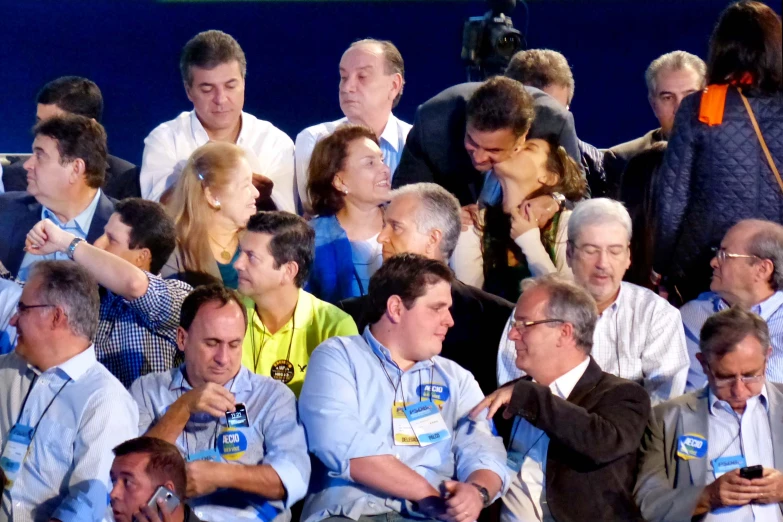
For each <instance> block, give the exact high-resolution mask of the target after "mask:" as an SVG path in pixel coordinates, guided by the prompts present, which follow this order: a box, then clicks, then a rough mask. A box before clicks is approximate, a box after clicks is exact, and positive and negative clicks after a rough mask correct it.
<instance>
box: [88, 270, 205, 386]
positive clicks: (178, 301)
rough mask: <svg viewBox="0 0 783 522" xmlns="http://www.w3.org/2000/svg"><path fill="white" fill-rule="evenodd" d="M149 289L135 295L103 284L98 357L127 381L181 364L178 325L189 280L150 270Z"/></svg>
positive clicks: (126, 382) (96, 348)
mask: <svg viewBox="0 0 783 522" xmlns="http://www.w3.org/2000/svg"><path fill="white" fill-rule="evenodd" d="M147 277H148V278H149V281H150V282H149V287H147V292H146V293H145V294H144V295H143V296H141V297H139V298H138V299H134V300H133V301H129V300H127V299H125V298H124V297H122V296H119V295H116V294H113V293H112V292H110V291H108V290H105V289H103V290H102V293H101V320H100V323H99V324H98V333H97V334H96V335H95V353H96V355H97V357H98V360H99V361H100V362H101V363H102V364H103V365H104V366H106V368H108V369H109V371H110V372H111V373H112V374H114V376H115V377H117V379H119V380H120V382H121V383H122V384H124V385H125V387H126V388H127V387H129V386H130V385H131V384H132V383H133V381H135V380H136V379H137V378H139V377H141V376H142V375H146V374H148V373H152V372H162V371H167V370H170V369H171V368H174V367H175V366H178V365H179V364H180V362H181V361H180V360H179V359H180V357H179V350H178V349H177V326H179V312H180V307H181V306H182V301H184V300H185V297H187V295H188V294H189V293H190V292H191V290H193V288H192V287H191V286H190V285H188V284H187V283H183V282H182V281H177V280H173V279H163V278H162V277H160V276H158V275H153V274H151V273H149V272H147Z"/></svg>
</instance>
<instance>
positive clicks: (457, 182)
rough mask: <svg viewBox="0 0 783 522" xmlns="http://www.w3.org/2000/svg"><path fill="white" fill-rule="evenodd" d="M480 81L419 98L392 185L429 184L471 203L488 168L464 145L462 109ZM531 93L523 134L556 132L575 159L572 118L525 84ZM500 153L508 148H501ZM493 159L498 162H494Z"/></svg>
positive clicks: (535, 135) (537, 135)
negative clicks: (475, 161) (529, 114)
mask: <svg viewBox="0 0 783 522" xmlns="http://www.w3.org/2000/svg"><path fill="white" fill-rule="evenodd" d="M480 85H482V84H481V83H476V82H473V83H463V84H459V85H455V86H453V87H449V88H448V89H446V90H445V91H443V92H441V93H440V94H438V95H436V96H435V97H434V98H431V99H429V100H427V101H426V102H424V103H423V104H422V105H420V106H419V108H418V109H417V110H416V116H415V118H414V122H413V128H412V129H411V131H410V133H408V139H407V141H406V143H405V149H403V152H402V158H401V159H400V164H399V166H398V167H397V170H396V171H395V172H394V177H393V178H392V186H393V187H394V188H398V187H402V186H403V185H408V184H410V183H418V182H423V181H426V182H432V183H437V184H438V185H440V186H442V187H444V188H445V189H446V190H448V191H449V192H451V193H452V194H454V195H455V196H457V199H459V202H460V204H461V205H462V206H467V205H472V204H475V203H476V202H477V201H478V199H479V195H480V193H481V189H482V187H483V184H484V174H485V173H486V171H487V170H489V169H490V168H491V165H489V166H481V169H480V170H477V168H476V167H475V166H474V164H473V161H471V156H470V155H469V154H468V152H467V151H466V149H465V126H466V107H467V103H468V100H469V99H470V98H471V96H472V95H473V93H474V92H475V91H476V89H478V87H479V86H480ZM525 90H526V91H527V92H528V93H529V94H530V95H531V96H532V97H533V109H534V110H535V118H534V120H533V123H532V126H531V127H530V130H529V132H528V134H527V137H528V138H544V137H547V136H557V137H558V138H559V141H560V145H562V146H563V147H564V148H565V149H566V151H567V152H568V154H569V155H570V156H571V157H572V158H574V160H576V161H577V162H579V161H580V153H579V145H578V141H577V138H576V131H575V130H574V118H573V116H572V115H571V113H570V112H568V110H566V109H565V108H563V107H562V106H561V105H560V104H559V103H558V102H557V101H556V100H555V99H554V98H552V97H551V96H549V95H548V94H546V93H544V92H543V91H540V90H538V89H536V88H535V87H525ZM501 153H504V154H505V155H506V157H508V155H510V154H511V153H512V151H511V150H510V149H509V150H507V151H501ZM498 161H502V159H501V160H498Z"/></svg>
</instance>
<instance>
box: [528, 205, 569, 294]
mask: <svg viewBox="0 0 783 522" xmlns="http://www.w3.org/2000/svg"><path fill="white" fill-rule="evenodd" d="M570 215H571V213H570V212H563V213H562V214H561V215H560V222H559V224H558V228H557V236H556V238H555V262H554V263H553V262H552V259H551V258H550V257H549V252H547V251H546V248H544V244H543V243H542V242H541V230H540V229H538V228H534V229H531V230H528V231H527V232H525V233H524V234H522V235H520V236H519V237H517V238H516V239H515V240H514V243H516V244H517V246H518V247H519V248H520V249H521V250H522V253H523V254H524V255H525V258H526V259H527V266H528V268H529V269H530V273H531V274H532V275H533V277H538V276H541V275H546V274H552V273H554V272H557V273H558V274H560V275H562V276H564V277H566V278H568V279H573V278H574V274H573V272H572V271H571V267H570V266H568V263H567V262H566V247H567V246H568V218H569V217H570Z"/></svg>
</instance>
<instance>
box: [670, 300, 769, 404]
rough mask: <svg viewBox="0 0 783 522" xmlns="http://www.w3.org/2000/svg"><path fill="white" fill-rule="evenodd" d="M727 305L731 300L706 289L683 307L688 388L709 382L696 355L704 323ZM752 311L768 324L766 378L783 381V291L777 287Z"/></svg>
mask: <svg viewBox="0 0 783 522" xmlns="http://www.w3.org/2000/svg"><path fill="white" fill-rule="evenodd" d="M726 308H729V304H728V303H727V302H726V301H724V300H723V299H721V297H720V296H719V295H718V294H716V293H715V292H705V293H703V294H701V295H700V296H699V297H697V298H696V299H694V300H693V301H690V302H688V303H685V304H684V305H683V306H682V308H680V314H681V315H682V324H683V326H684V327H685V342H686V343H687V346H688V355H689V357H690V368H689V370H688V384H687V385H686V391H694V390H698V389H701V388H703V387H704V385H705V384H707V376H706V375H704V370H702V368H701V364H700V363H699V361H698V360H697V359H696V354H697V353H699V338H700V333H701V327H702V326H704V323H705V322H706V321H707V319H708V318H709V317H710V316H711V315H713V314H715V313H717V312H720V311H721V310H725V309H726ZM750 311H751V312H753V313H754V314H757V315H759V316H761V318H762V319H764V320H765V321H766V322H767V327H768V328H769V337H770V342H771V343H772V355H770V357H769V360H768V361H767V380H769V381H770V382H776V383H783V291H781V290H778V291H777V292H775V293H774V294H772V296H771V297H770V298H769V299H767V300H766V301H762V302H761V303H759V304H757V305H756V306H754V307H752V308H751V309H750Z"/></svg>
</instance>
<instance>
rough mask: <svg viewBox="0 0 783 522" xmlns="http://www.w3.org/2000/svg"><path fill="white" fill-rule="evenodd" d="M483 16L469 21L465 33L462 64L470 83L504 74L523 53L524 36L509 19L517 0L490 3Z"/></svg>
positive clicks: (464, 29) (499, 0) (494, 0)
mask: <svg viewBox="0 0 783 522" xmlns="http://www.w3.org/2000/svg"><path fill="white" fill-rule="evenodd" d="M488 3H489V5H490V10H489V11H487V12H486V14H484V16H474V17H471V18H469V19H468V20H467V21H466V22H465V25H464V27H463V29H462V60H463V62H464V63H465V66H466V67H467V73H468V81H482V80H485V79H486V78H489V77H491V76H495V75H498V74H502V73H503V71H504V70H505V69H506V67H507V66H508V62H509V60H511V57H512V56H514V54H516V53H517V52H518V51H521V50H522V47H523V46H522V42H523V39H524V38H523V35H522V33H521V32H519V31H518V30H517V29H515V28H514V24H513V22H512V21H511V18H510V17H509V14H510V13H511V11H513V10H514V7H515V5H516V0H488Z"/></svg>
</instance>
